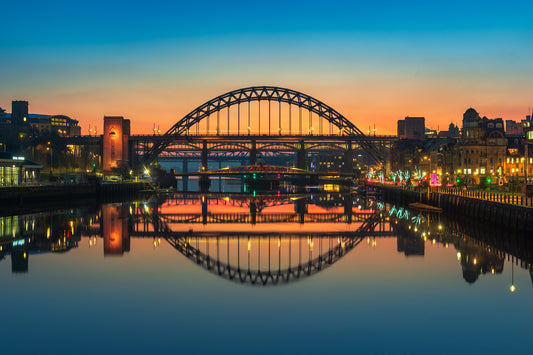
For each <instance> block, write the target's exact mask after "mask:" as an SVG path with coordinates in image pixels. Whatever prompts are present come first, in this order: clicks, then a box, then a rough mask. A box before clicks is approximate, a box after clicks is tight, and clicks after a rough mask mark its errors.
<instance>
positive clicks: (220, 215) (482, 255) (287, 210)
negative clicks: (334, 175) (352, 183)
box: [0, 193, 533, 285]
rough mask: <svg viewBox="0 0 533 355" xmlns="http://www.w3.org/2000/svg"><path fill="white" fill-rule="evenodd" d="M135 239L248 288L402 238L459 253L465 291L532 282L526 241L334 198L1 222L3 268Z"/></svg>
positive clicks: (186, 198) (194, 198)
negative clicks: (508, 266)
mask: <svg viewBox="0 0 533 355" xmlns="http://www.w3.org/2000/svg"><path fill="white" fill-rule="evenodd" d="M254 213H255V217H252V216H253V214H254ZM131 238H150V239H152V240H153V241H154V246H159V245H160V243H161V242H166V243H168V245H170V246H171V247H172V248H174V249H175V250H176V251H178V252H179V253H180V254H182V255H183V256H185V257H186V258H188V259H189V260H191V261H192V262H194V263H195V264H197V265H199V266H201V267H203V268H204V269H206V270H207V271H209V272H210V273H213V274H215V275H217V276H219V277H222V278H224V279H227V280H231V281H234V282H238V283H244V284H251V285H277V284H283V283H287V282H293V281H296V280H300V279H303V278H306V277H309V276H312V275H314V274H316V273H318V272H320V271H322V270H324V269H326V268H328V267H329V266H331V265H333V264H334V263H336V262H337V261H339V260H340V259H341V258H343V257H344V256H346V255H347V254H348V253H349V252H350V251H352V250H353V249H354V248H356V247H358V246H360V245H361V244H362V243H363V242H364V241H366V242H367V243H364V244H370V245H371V246H374V247H377V240H378V239H379V238H396V240H397V244H396V245H397V247H396V250H397V252H399V253H403V254H404V255H405V256H406V257H424V256H425V254H426V253H425V249H426V248H428V247H429V248H431V247H433V246H438V245H440V246H443V247H445V248H449V247H454V248H455V249H456V252H457V261H458V263H459V264H460V266H461V270H462V274H463V278H464V280H465V281H466V282H468V283H473V282H475V281H476V280H477V279H478V278H479V277H480V276H481V275H492V274H501V273H502V272H503V268H504V262H505V259H508V260H509V261H511V262H513V264H516V265H517V267H521V268H524V269H526V270H528V271H529V272H530V274H532V272H531V270H532V267H531V265H532V261H533V245H531V242H530V241H529V239H528V238H526V237H525V236H521V235H516V234H512V233H510V232H507V231H502V230H496V229H494V228H492V229H488V228H487V227H485V226H483V225H477V224H473V223H471V222H470V221H463V220H460V219H454V220H451V221H449V220H446V219H444V218H443V217H442V215H440V214H436V213H425V212H424V213H421V212H417V211H414V210H406V209H402V208H401V207H397V206H390V205H385V204H382V203H379V202H377V201H373V200H367V199H362V198H359V197H357V196H353V195H349V194H348V195H344V194H338V193H334V194H329V195H328V194H318V195H317V194H300V195H286V196H283V195H281V196H278V195H260V196H255V197H254V196H246V195H241V194H236V195H222V194H196V195H195V194H187V195H173V196H167V197H159V198H154V199H153V200H149V201H139V202H134V203H120V204H107V205H104V206H102V207H101V209H99V210H68V211H62V212H61V213H58V214H44V213H43V214H31V215H22V216H5V217H0V260H2V259H4V258H5V257H6V256H11V264H12V267H11V270H12V272H28V259H29V257H30V256H31V255H32V254H40V253H57V252H67V251H70V250H73V249H75V248H78V247H79V244H80V242H81V241H85V242H88V246H89V247H90V248H93V247H99V248H102V247H103V253H104V256H122V255H124V254H127V253H128V252H129V251H130V248H131ZM100 240H103V242H100ZM85 242H84V244H83V245H86V244H85ZM100 245H102V246H100ZM532 277H533V276H532Z"/></svg>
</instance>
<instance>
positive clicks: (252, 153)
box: [250, 139, 257, 165]
mask: <svg viewBox="0 0 533 355" xmlns="http://www.w3.org/2000/svg"><path fill="white" fill-rule="evenodd" d="M256 163H257V143H256V141H255V139H254V140H252V149H251V150H250V165H255V164H256Z"/></svg>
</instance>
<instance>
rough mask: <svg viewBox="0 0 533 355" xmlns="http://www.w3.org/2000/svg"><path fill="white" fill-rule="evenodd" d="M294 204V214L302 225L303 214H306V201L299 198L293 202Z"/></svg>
mask: <svg viewBox="0 0 533 355" xmlns="http://www.w3.org/2000/svg"><path fill="white" fill-rule="evenodd" d="M295 204H296V206H295V209H296V213H298V217H299V218H298V219H299V221H300V224H304V222H305V214H306V213H307V201H306V200H305V199H304V198H299V199H297V200H296V201H295Z"/></svg>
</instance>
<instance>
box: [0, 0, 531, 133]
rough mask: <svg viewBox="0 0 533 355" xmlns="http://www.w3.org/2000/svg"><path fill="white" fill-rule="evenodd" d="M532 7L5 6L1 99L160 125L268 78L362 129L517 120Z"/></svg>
mask: <svg viewBox="0 0 533 355" xmlns="http://www.w3.org/2000/svg"><path fill="white" fill-rule="evenodd" d="M528 10H533V5H532V4H530V3H529V2H525V1H511V2H507V3H506V4H505V5H501V4H490V3H488V4H487V3H484V2H480V1H474V2H469V3H468V4H462V3H460V2H458V1H451V2H446V3H445V4H437V3H435V4H431V3H426V2H421V1H414V2H410V3H409V4H398V3H396V2H392V1H382V2H380V3H379V4H369V3H359V2H354V3H351V4H346V3H343V2H328V3H327V4H325V3H322V2H306V3H305V5H303V3H299V2H292V3H290V4H287V3H284V2H279V1H274V2H271V3H269V5H268V6H265V5H261V4H250V3H248V2H235V3H232V6H231V7H230V6H227V4H222V3H217V2H203V3H201V4H190V3H181V2H178V3H174V4H169V3H166V2H158V1H155V2H152V3H150V6H149V7H147V6H146V5H145V4H144V3H135V2H133V3H132V2H122V1H113V2H110V3H109V4H107V3H105V2H103V1H96V2H94V3H91V7H87V6H86V5H83V4H78V3H71V2H66V1H55V2H52V3H47V4H43V3H40V2H36V1H29V2H25V3H24V4H14V3H9V4H4V5H2V12H3V14H4V19H3V24H2V27H3V28H2V33H3V34H2V35H0V48H2V55H1V56H0V83H1V84H0V107H2V108H4V109H5V110H6V111H8V112H10V111H11V101H12V100H27V101H29V105H30V113H41V114H65V115H68V116H69V117H71V118H74V119H77V120H79V121H80V126H82V134H87V133H88V126H89V124H90V125H91V127H92V128H93V129H94V128H95V127H98V131H99V132H102V129H101V127H102V124H103V116H104V115H106V116H124V117H125V118H128V119H130V120H131V122H132V133H134V134H139V133H148V134H149V133H150V132H152V128H153V125H154V123H155V124H156V125H158V126H159V128H160V129H161V132H162V133H163V132H165V131H166V130H167V129H169V128H170V127H171V126H172V125H173V124H174V123H175V122H177V121H178V120H179V119H180V118H181V117H183V116H185V115H186V114H187V113H189V112H190V111H192V110H193V109H195V108H196V107H197V106H200V105H201V104H203V103H204V102H206V101H208V100H210V99H211V98H214V97H216V96H218V95H221V94H223V93H225V92H228V91H231V90H234V89H238V88H241V87H247V86H256V85H273V86H281V87H285V88H290V89H294V90H297V91H301V92H303V93H305V94H308V95H310V96H313V97H315V98H316V99H318V100H321V101H323V102H324V103H326V104H328V105H330V106H331V107H333V108H334V109H336V110H337V111H339V112H340V113H341V114H343V115H344V116H345V117H346V118H348V119H349V120H351V121H352V122H353V123H354V124H355V125H356V126H358V127H359V128H360V129H361V130H362V131H363V132H365V131H366V128H367V127H369V126H374V125H375V126H376V129H377V134H394V133H395V132H396V122H397V120H399V119H403V118H404V117H405V116H424V117H425V118H426V126H427V127H429V128H435V129H436V128H440V129H446V128H447V127H448V125H449V124H450V123H451V122H453V123H456V124H457V123H460V122H461V120H462V114H463V113H464V111H465V110H466V109H468V108H469V107H473V108H475V109H476V110H477V111H478V112H479V113H480V115H481V116H487V117H489V118H496V117H501V118H503V119H504V120H506V119H511V120H517V121H519V120H521V119H524V118H525V115H526V114H529V111H530V109H529V107H530V106H533V86H532V85H531V82H532V80H533V66H532V65H531V64H530V59H529V58H531V57H532V55H533V46H532V44H533V28H532V27H531V26H528V23H529V22H530V19H529V16H528V14H529V12H530V11H528Z"/></svg>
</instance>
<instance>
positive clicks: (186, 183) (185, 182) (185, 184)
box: [181, 158, 189, 191]
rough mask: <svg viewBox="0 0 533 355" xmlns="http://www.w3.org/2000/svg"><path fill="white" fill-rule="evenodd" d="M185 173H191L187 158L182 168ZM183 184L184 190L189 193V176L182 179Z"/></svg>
mask: <svg viewBox="0 0 533 355" xmlns="http://www.w3.org/2000/svg"><path fill="white" fill-rule="evenodd" d="M181 171H182V172H183V173H188V172H189V161H188V160H187V158H185V159H183V167H182V170H181ZM181 182H182V185H183V186H182V189H183V191H188V190H189V177H188V176H183V177H182V178H181Z"/></svg>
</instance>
